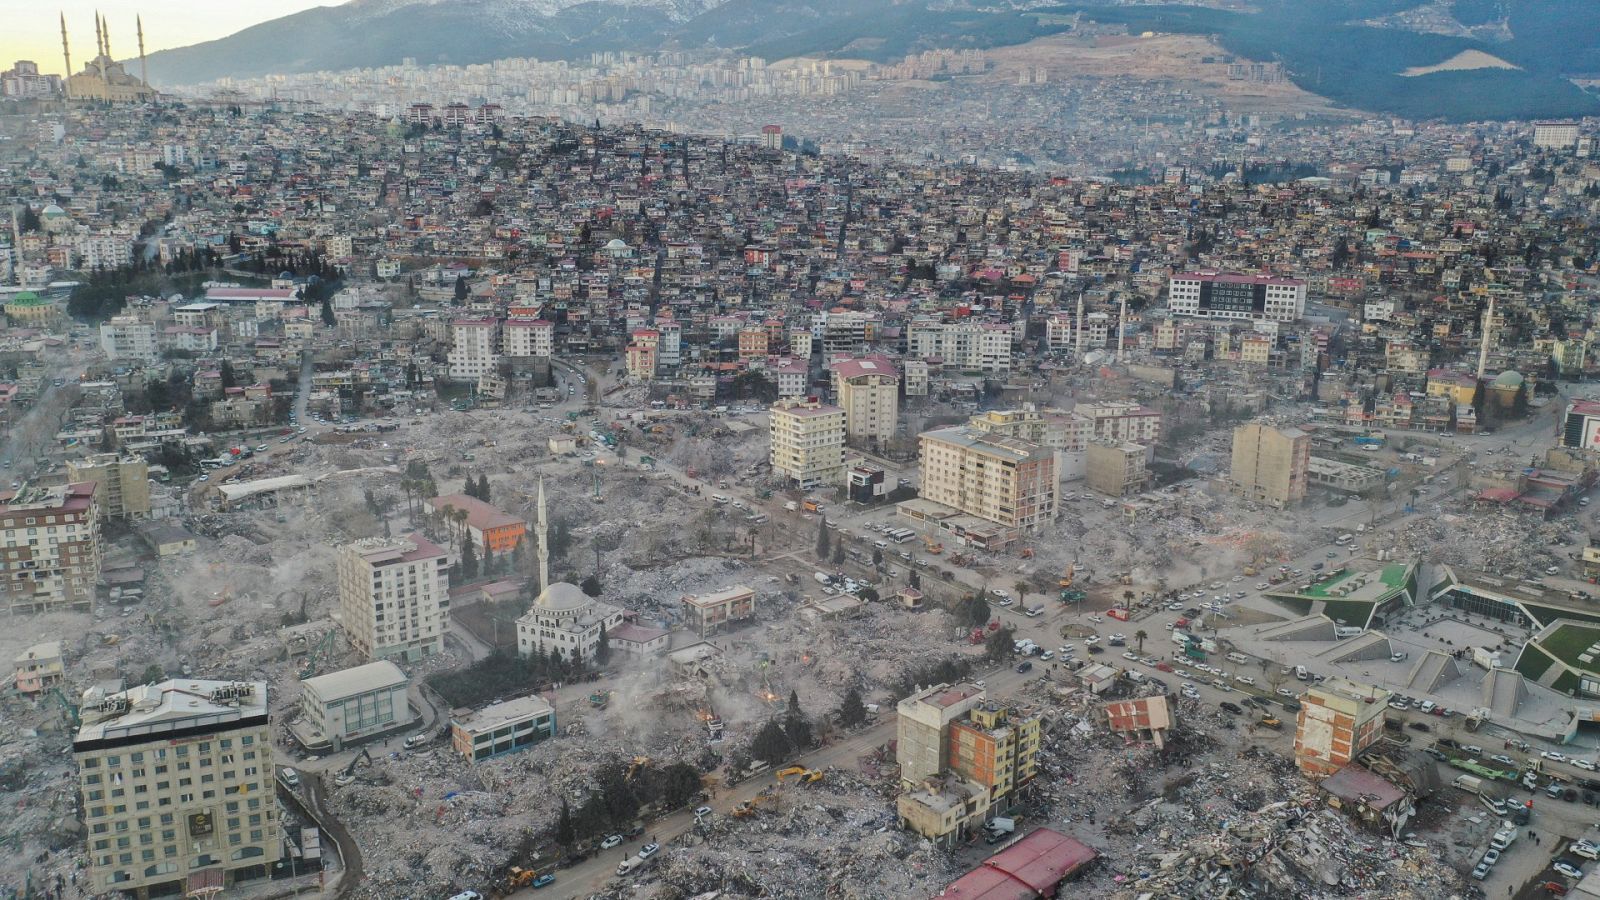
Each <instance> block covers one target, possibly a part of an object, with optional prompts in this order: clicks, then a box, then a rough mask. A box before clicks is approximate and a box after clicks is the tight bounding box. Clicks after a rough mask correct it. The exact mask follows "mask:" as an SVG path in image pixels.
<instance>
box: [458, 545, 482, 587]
mask: <svg viewBox="0 0 1600 900" xmlns="http://www.w3.org/2000/svg"><path fill="white" fill-rule="evenodd" d="M461 577H462V578H464V579H466V580H467V581H471V580H472V579H474V578H477V577H478V552H477V551H476V550H474V549H473V547H472V536H471V535H464V536H463V537H462V538H461Z"/></svg>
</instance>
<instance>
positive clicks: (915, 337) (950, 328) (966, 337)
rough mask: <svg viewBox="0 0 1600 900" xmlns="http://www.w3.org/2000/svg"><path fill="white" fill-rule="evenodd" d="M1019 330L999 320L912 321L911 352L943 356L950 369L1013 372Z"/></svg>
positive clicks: (928, 356)
mask: <svg viewBox="0 0 1600 900" xmlns="http://www.w3.org/2000/svg"><path fill="white" fill-rule="evenodd" d="M1015 334H1016V332H1015V331H1013V330H1012V328H1011V326H1010V325H1005V324H1001V323H998V322H971V321H963V322H934V321H928V320H920V321H915V322H912V323H911V325H910V326H909V330H908V331H907V334H906V346H907V352H908V353H909V354H910V355H911V356H913V357H916V358H917V359H922V360H930V359H935V358H937V359H939V360H941V361H942V362H943V364H944V366H945V367H947V368H953V369H960V370H962V371H967V372H983V373H985V374H1003V373H1006V372H1010V371H1011V343H1012V339H1013V338H1014V337H1015Z"/></svg>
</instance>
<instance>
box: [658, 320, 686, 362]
mask: <svg viewBox="0 0 1600 900" xmlns="http://www.w3.org/2000/svg"><path fill="white" fill-rule="evenodd" d="M656 333H657V334H659V335H660V336H661V337H660V339H659V340H658V341H657V342H656V365H657V366H659V367H660V368H661V369H664V370H666V371H668V372H672V371H675V370H676V369H677V368H678V367H679V366H681V365H683V326H682V325H680V324H678V323H677V322H674V321H672V320H671V319H663V320H661V321H658V322H656Z"/></svg>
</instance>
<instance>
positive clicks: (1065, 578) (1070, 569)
mask: <svg viewBox="0 0 1600 900" xmlns="http://www.w3.org/2000/svg"><path fill="white" fill-rule="evenodd" d="M1077 576H1078V564H1077V563H1072V564H1071V565H1069V566H1067V571H1066V574H1064V575H1062V576H1061V580H1060V581H1058V582H1056V584H1057V585H1059V586H1060V588H1061V589H1062V590H1066V589H1067V588H1069V587H1072V580H1073V579H1074V578H1076V577H1077Z"/></svg>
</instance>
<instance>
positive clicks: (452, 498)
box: [422, 494, 528, 553]
mask: <svg viewBox="0 0 1600 900" xmlns="http://www.w3.org/2000/svg"><path fill="white" fill-rule="evenodd" d="M422 509H423V512H425V513H427V514H429V515H433V514H434V513H436V512H441V511H443V512H444V513H445V515H453V514H454V513H453V512H452V511H454V510H460V511H464V512H466V514H467V533H468V534H470V535H471V536H472V544H473V546H474V547H476V548H477V551H478V552H479V553H482V552H483V550H484V548H485V547H488V548H489V549H490V550H493V551H494V552H496V553H510V552H511V551H512V550H515V549H516V547H517V545H518V544H520V543H522V539H523V537H525V536H526V535H527V533H528V524H527V523H526V522H524V521H522V520H521V519H519V518H517V517H516V516H513V515H509V514H507V513H504V512H501V511H500V510H498V509H496V508H495V507H493V506H490V505H489V504H487V503H485V502H483V501H482V500H479V499H478V498H477V497H468V496H467V495H466V494H445V495H444V496H442V497H434V498H432V499H430V500H425V501H423V504H422Z"/></svg>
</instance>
